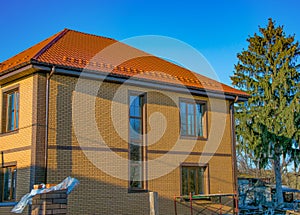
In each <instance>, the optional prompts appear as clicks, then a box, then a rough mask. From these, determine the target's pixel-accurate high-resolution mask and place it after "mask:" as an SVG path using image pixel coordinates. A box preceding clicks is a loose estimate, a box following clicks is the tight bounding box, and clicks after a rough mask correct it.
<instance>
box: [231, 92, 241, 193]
mask: <svg viewBox="0 0 300 215" xmlns="http://www.w3.org/2000/svg"><path fill="white" fill-rule="evenodd" d="M238 99H239V97H238V96H236V97H235V99H234V100H233V101H231V102H230V104H229V111H230V125H231V152H232V178H233V191H234V192H235V193H236V192H237V190H238V187H237V160H236V139H235V121H234V103H236V102H237V101H238Z"/></svg>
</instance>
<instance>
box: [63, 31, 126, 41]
mask: <svg viewBox="0 0 300 215" xmlns="http://www.w3.org/2000/svg"><path fill="white" fill-rule="evenodd" d="M65 30H68V31H72V32H75V33H80V34H84V35H88V36H94V37H98V38H104V39H109V40H112V41H115V42H120V41H118V40H116V39H114V38H111V37H105V36H101V35H97V34H91V33H86V32H82V31H77V30H73V29H69V28H65Z"/></svg>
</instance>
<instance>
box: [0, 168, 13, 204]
mask: <svg viewBox="0 0 300 215" xmlns="http://www.w3.org/2000/svg"><path fill="white" fill-rule="evenodd" d="M0 170H1V175H0V188H1V192H0V202H7V201H14V200H15V199H16V173H17V168H16V166H9V167H2V168H0Z"/></svg>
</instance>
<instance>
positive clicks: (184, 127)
mask: <svg viewBox="0 0 300 215" xmlns="http://www.w3.org/2000/svg"><path fill="white" fill-rule="evenodd" d="M205 105H206V104H205V103H204V102H197V101H192V100H191V101H185V100H182V101H180V129H181V130H180V134H181V136H185V137H196V138H199V137H203V138H206V135H205V127H204V125H205V122H206V118H205Z"/></svg>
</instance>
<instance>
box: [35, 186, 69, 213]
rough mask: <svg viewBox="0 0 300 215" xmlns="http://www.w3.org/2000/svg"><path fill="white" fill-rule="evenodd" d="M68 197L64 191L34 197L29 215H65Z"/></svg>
mask: <svg viewBox="0 0 300 215" xmlns="http://www.w3.org/2000/svg"><path fill="white" fill-rule="evenodd" d="M67 204H68V195H67V193H66V190H58V191H53V192H50V193H45V194H41V195H36V196H35V197H33V199H32V212H31V215H52V214H53V215H54V214H55V215H63V214H67Z"/></svg>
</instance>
